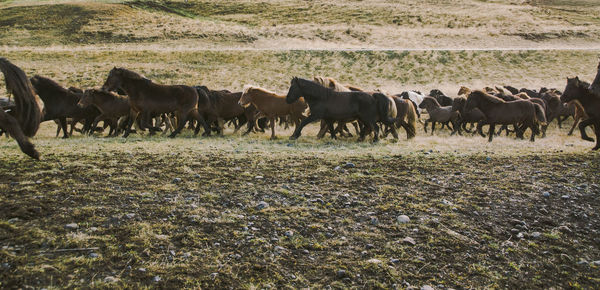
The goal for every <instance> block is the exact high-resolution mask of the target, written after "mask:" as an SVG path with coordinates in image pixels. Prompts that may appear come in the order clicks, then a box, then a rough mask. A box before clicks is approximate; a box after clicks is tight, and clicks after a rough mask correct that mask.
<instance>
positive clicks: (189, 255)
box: [182, 252, 192, 259]
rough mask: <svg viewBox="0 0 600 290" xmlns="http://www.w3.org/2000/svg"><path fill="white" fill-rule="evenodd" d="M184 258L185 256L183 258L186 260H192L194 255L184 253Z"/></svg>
mask: <svg viewBox="0 0 600 290" xmlns="http://www.w3.org/2000/svg"><path fill="white" fill-rule="evenodd" d="M182 256H183V258H184V259H189V258H191V257H192V253H190V252H185V253H183V255H182Z"/></svg>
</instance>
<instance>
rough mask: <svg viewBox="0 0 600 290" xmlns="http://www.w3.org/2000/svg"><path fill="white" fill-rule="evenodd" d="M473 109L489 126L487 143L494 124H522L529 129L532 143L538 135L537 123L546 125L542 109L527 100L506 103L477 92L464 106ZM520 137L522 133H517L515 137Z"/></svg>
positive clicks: (491, 138)
mask: <svg viewBox="0 0 600 290" xmlns="http://www.w3.org/2000/svg"><path fill="white" fill-rule="evenodd" d="M474 108H478V109H480V110H481V112H482V113H483V114H484V115H485V119H486V120H487V122H488V123H489V124H490V130H489V132H488V135H489V140H488V141H489V142H492V140H493V138H494V133H495V132H494V130H495V126H496V124H501V125H510V124H523V125H524V126H525V128H530V129H531V131H532V134H531V138H530V141H532V142H533V141H535V135H536V134H539V130H538V127H537V125H538V123H541V124H545V123H546V116H545V112H544V109H542V107H541V106H540V105H539V104H536V103H533V102H530V101H527V100H517V101H511V102H506V101H504V100H502V99H500V98H498V97H494V96H492V95H489V94H487V93H485V92H483V91H479V90H477V91H473V92H471V93H470V94H469V97H468V98H467V104H466V106H465V109H466V110H473V109H474ZM515 129H516V128H515ZM522 135H523V132H520V133H517V136H518V137H520V138H522Z"/></svg>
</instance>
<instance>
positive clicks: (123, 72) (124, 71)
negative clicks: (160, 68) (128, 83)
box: [115, 67, 152, 82]
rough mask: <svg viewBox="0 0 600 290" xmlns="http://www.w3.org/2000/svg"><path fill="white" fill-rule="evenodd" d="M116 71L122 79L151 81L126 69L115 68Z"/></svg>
mask: <svg viewBox="0 0 600 290" xmlns="http://www.w3.org/2000/svg"><path fill="white" fill-rule="evenodd" d="M115 69H117V70H118V71H119V72H121V75H122V76H123V77H126V78H128V79H132V80H144V81H148V82H152V80H150V79H148V78H146V77H145V76H143V75H142V74H139V73H136V72H134V71H132V70H128V69H126V68H122V67H119V68H115Z"/></svg>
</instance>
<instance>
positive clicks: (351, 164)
mask: <svg viewBox="0 0 600 290" xmlns="http://www.w3.org/2000/svg"><path fill="white" fill-rule="evenodd" d="M354 167H356V165H355V164H354V163H352V162H347V163H346V164H344V168H354Z"/></svg>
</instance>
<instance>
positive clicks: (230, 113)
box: [194, 86, 256, 135]
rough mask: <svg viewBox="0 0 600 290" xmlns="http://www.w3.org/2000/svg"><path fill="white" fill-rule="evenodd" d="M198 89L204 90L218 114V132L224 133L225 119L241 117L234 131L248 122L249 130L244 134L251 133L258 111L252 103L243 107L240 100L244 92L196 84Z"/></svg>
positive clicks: (214, 113) (215, 112) (215, 113)
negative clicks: (214, 88) (212, 88)
mask: <svg viewBox="0 0 600 290" xmlns="http://www.w3.org/2000/svg"><path fill="white" fill-rule="evenodd" d="M194 88H195V89H196V90H197V91H202V92H203V93H205V94H207V95H208V99H209V100H210V103H211V108H212V109H213V110H214V112H213V115H214V116H216V118H217V120H212V121H216V123H217V126H218V128H217V129H218V130H217V131H218V132H219V134H221V135H222V134H223V128H224V125H225V121H229V120H234V119H239V120H240V122H239V124H236V126H235V129H234V133H235V132H237V131H238V130H239V129H240V127H241V126H242V125H244V123H246V124H247V128H248V129H247V131H246V132H244V135H246V134H248V133H250V131H252V129H253V128H254V124H255V121H254V115H255V113H256V108H255V107H254V105H250V106H247V107H243V106H242V105H240V104H239V103H238V102H239V101H240V98H241V97H242V92H235V93H232V92H230V91H228V90H220V91H217V90H210V89H208V88H207V87H206V86H195V87H194Z"/></svg>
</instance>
